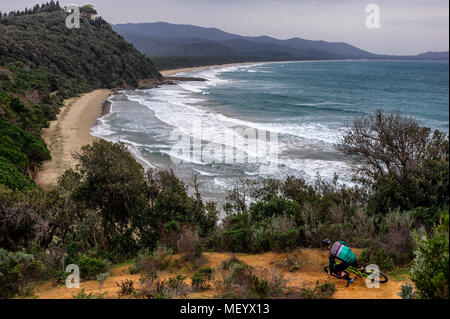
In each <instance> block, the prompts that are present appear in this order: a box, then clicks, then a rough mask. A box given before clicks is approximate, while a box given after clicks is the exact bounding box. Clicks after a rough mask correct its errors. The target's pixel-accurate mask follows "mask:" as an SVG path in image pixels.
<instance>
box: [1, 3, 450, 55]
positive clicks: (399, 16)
mask: <svg viewBox="0 0 450 319" xmlns="http://www.w3.org/2000/svg"><path fill="white" fill-rule="evenodd" d="M46 1H47V0H46ZM39 2H40V1H39V0H0V11H3V12H5V11H10V10H19V9H24V8H25V7H32V6H34V4H36V3H39ZM42 2H43V1H42ZM60 3H61V4H62V5H68V4H72V3H77V4H80V5H83V4H88V3H89V4H92V5H94V6H95V7H96V9H97V11H98V12H99V15H101V16H102V17H103V18H105V19H106V20H107V21H108V22H110V23H114V24H116V23H129V22H133V23H139V22H157V21H164V22H170V23H178V24H192V25H198V26H202V27H215V28H219V29H221V30H223V31H227V32H230V33H236V34H239V35H245V36H260V35H269V36H272V37H275V38H279V39H288V38H293V37H301V38H305V39H310V40H325V41H332V42H347V43H351V44H353V45H355V46H357V47H359V48H361V49H364V50H368V51H371V52H374V53H379V54H417V53H422V52H426V51H448V50H449V40H448V38H449V1H448V0H367V1H365V0H125V1H124V0H86V2H85V1H82V2H80V1H79V0H67V1H66V0H61V1H60ZM369 4H376V5H377V6H378V8H379V10H380V11H379V13H380V15H379V17H380V27H379V28H371V29H369V28H367V26H366V19H367V16H368V15H369V13H367V12H366V7H367V6H368V5H369Z"/></svg>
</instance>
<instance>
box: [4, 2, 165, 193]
mask: <svg viewBox="0 0 450 319" xmlns="http://www.w3.org/2000/svg"><path fill="white" fill-rule="evenodd" d="M0 15H1V18H0V134H1V136H2V139H1V141H0V184H5V185H7V186H8V187H10V188H14V189H29V188H33V187H34V183H33V182H32V180H31V179H30V178H29V176H32V175H33V171H35V170H36V167H37V166H38V165H39V164H40V163H41V162H42V161H43V160H47V159H49V158H50V153H49V151H48V150H47V148H46V146H45V143H44V142H43V141H42V139H41V138H40V132H41V129H42V128H43V127H46V126H47V125H48V122H49V121H50V120H53V119H55V117H56V114H57V113H58V111H59V107H60V105H61V104H62V100H63V99H64V98H68V97H72V96H74V95H77V94H79V93H82V92H87V91H90V90H92V89H95V88H116V87H135V86H137V85H138V81H139V80H140V79H148V78H158V79H159V78H161V75H160V74H159V72H158V71H157V69H156V68H155V66H154V65H153V63H152V62H151V61H150V60H149V59H148V58H146V57H145V56H144V55H143V54H141V53H140V52H139V51H137V50H136V49H135V48H134V47H133V45H131V44H129V43H127V42H126V41H125V40H124V39H123V38H122V36H120V35H118V34H117V33H115V32H114V31H113V30H112V28H111V27H110V25H109V24H108V23H107V22H106V21H105V20H103V19H102V18H101V17H98V18H96V19H95V20H90V19H88V18H82V20H81V27H80V28H79V29H69V28H67V27H66V25H65V20H66V16H67V13H65V11H64V10H63V9H62V8H61V7H60V5H59V3H58V2H54V1H51V2H50V3H47V4H44V5H41V6H40V5H36V6H35V7H34V8H33V9H25V10H24V11H20V12H10V13H9V14H0Z"/></svg>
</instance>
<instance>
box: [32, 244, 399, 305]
mask: <svg viewBox="0 0 450 319" xmlns="http://www.w3.org/2000/svg"><path fill="white" fill-rule="evenodd" d="M355 252H356V253H357V254H358V253H359V252H360V251H359V250H357V249H355ZM203 256H204V257H205V258H206V259H207V263H206V264H205V265H204V266H209V267H212V268H213V269H215V271H216V275H215V276H216V279H220V278H221V277H222V274H221V270H220V266H221V264H222V262H223V261H224V260H226V259H228V258H230V257H231V256H232V254H231V253H204V254H203ZM235 256H236V257H237V258H238V259H240V260H242V261H243V262H245V263H246V264H248V265H250V266H252V267H254V268H255V269H258V270H265V271H271V270H277V271H278V272H280V273H282V274H283V276H284V278H285V279H286V280H287V286H294V287H304V286H308V287H314V285H315V284H316V282H317V281H318V282H319V283H324V282H333V283H335V284H336V288H337V292H336V293H335V294H334V296H333V298H336V299H399V298H400V297H399V296H398V295H397V293H398V292H399V291H400V287H401V285H402V284H404V281H403V280H394V279H392V278H390V279H389V281H388V282H387V283H385V284H380V288H372V289H369V288H367V287H366V285H365V282H364V280H361V279H355V282H354V283H352V284H351V285H350V287H345V284H346V282H345V281H344V280H339V279H337V278H334V277H330V276H329V275H328V274H326V273H325V272H324V271H323V267H324V266H326V265H327V264H328V252H327V251H323V250H319V249H302V250H296V251H294V252H290V253H276V252H268V253H264V254H235ZM288 256H290V257H292V256H298V258H299V260H300V265H301V266H300V269H299V270H297V271H295V272H289V270H288V269H287V267H285V266H283V263H284V262H285V261H286V257H288ZM172 258H180V256H179V255H174V256H173V257H172ZM129 267H130V266H129V265H127V266H120V267H113V269H112V270H111V271H110V276H109V277H108V279H107V280H106V281H105V282H104V284H103V288H102V293H104V298H118V294H117V293H118V291H119V288H118V286H117V285H116V282H121V281H124V280H126V279H130V280H133V281H134V283H135V287H136V288H138V287H139V278H140V275H139V274H135V275H130V273H129V270H128V268H129ZM177 274H183V275H185V276H187V277H188V279H186V283H187V284H190V279H189V277H190V276H192V274H193V271H192V270H191V269H190V268H189V267H188V266H186V265H185V266H183V267H181V268H180V269H178V270H176V271H173V272H168V271H164V272H161V273H159V277H160V278H162V279H167V278H168V277H172V276H176V275H177ZM83 288H84V289H85V293H86V294H89V293H92V294H94V295H97V294H99V293H100V290H99V283H98V282H97V281H96V280H90V281H84V282H81V283H80V288H79V289H75V288H72V289H69V288H66V287H65V286H56V287H55V286H54V284H53V283H51V282H46V283H44V284H41V285H39V286H38V287H37V288H36V289H35V291H34V294H35V296H37V297H38V298H40V299H70V298H73V296H74V295H76V294H78V293H79V292H80V291H81V289H83ZM218 292H219V291H216V290H214V288H212V289H210V290H205V291H201V292H193V293H191V294H189V295H188V296H187V298H213V297H214V296H215V295H217V293H218Z"/></svg>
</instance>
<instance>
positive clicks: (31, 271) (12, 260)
mask: <svg viewBox="0 0 450 319" xmlns="http://www.w3.org/2000/svg"><path fill="white" fill-rule="evenodd" d="M44 272H45V266H44V265H43V264H42V262H40V261H39V260H36V259H35V258H34V256H33V255H30V254H26V253H23V252H15V253H14V252H8V251H6V250H4V249H2V248H0V287H1V289H0V298H11V297H14V296H15V295H16V294H18V293H21V292H22V291H23V289H24V288H25V287H26V286H27V285H29V284H30V282H32V281H36V280H38V279H40V278H42V274H43V273H44Z"/></svg>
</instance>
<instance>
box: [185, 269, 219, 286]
mask: <svg viewBox="0 0 450 319" xmlns="http://www.w3.org/2000/svg"><path fill="white" fill-rule="evenodd" d="M213 274H214V270H213V269H212V268H210V267H204V268H200V269H198V270H197V271H196V272H195V273H194V274H193V275H192V277H191V286H192V288H194V289H197V290H200V289H208V288H209V287H210V284H209V282H210V281H211V280H212V277H213Z"/></svg>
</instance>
